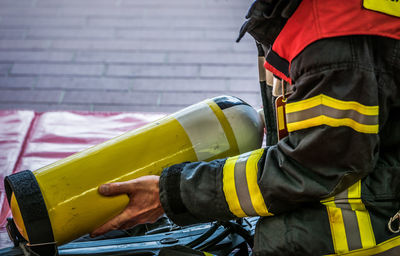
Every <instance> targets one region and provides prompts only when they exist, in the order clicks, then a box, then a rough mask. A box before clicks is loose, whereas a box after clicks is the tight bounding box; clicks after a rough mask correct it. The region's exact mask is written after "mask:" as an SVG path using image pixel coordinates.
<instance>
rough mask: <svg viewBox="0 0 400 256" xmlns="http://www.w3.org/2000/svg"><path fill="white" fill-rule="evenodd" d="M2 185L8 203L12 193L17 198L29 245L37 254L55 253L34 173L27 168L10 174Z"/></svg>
mask: <svg viewBox="0 0 400 256" xmlns="http://www.w3.org/2000/svg"><path fill="white" fill-rule="evenodd" d="M4 187H5V189H6V193H7V199H8V203H9V204H11V196H12V194H13V193H14V195H15V198H16V199H17V202H18V206H19V209H20V211H21V216H22V219H23V221H24V225H25V229H26V232H27V234H28V238H29V245H30V247H31V248H32V249H33V250H34V251H36V250H35V249H37V251H38V252H39V251H40V253H39V255H56V254H57V246H56V243H55V241H54V236H53V230H52V228H51V223H50V219H49V215H48V213H47V208H46V204H45V202H44V199H43V195H42V192H41V191H40V187H39V184H38V183H37V181H36V177H35V175H33V173H32V172H31V171H28V170H27V171H22V172H18V173H15V174H12V175H10V176H7V177H6V178H5V179H4ZM41 246H42V247H41ZM34 248H35V249H34ZM45 248H46V249H45ZM44 251H45V252H44Z"/></svg>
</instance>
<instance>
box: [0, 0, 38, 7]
mask: <svg viewBox="0 0 400 256" xmlns="http://www.w3.org/2000/svg"><path fill="white" fill-rule="evenodd" d="M32 5H33V0H18V1H14V0H1V1H0V6H32Z"/></svg>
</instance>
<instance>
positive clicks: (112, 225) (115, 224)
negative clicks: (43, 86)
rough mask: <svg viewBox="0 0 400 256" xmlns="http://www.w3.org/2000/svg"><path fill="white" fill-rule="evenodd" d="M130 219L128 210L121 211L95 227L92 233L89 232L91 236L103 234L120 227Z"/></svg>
mask: <svg viewBox="0 0 400 256" xmlns="http://www.w3.org/2000/svg"><path fill="white" fill-rule="evenodd" d="M130 219H131V216H130V213H129V212H128V211H123V212H122V213H121V214H119V215H117V216H115V217H114V218H112V219H111V220H109V221H108V222H106V223H105V224H103V225H102V226H100V227H98V228H97V229H95V230H94V231H93V232H92V233H90V236H91V237H95V236H99V235H103V234H105V233H107V232H108V231H111V230H116V229H120V228H121V226H122V225H124V224H125V223H126V222H128V221H129V220H130Z"/></svg>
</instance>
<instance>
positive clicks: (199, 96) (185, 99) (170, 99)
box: [160, 92, 221, 107]
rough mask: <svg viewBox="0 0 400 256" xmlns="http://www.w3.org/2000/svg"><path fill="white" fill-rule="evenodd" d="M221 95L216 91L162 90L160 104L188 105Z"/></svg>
mask: <svg viewBox="0 0 400 256" xmlns="http://www.w3.org/2000/svg"><path fill="white" fill-rule="evenodd" d="M219 95H221V93H216V92H173V93H170V92H164V93H163V94H162V96H161V100H160V105H175V106H182V107H184V106H188V105H192V104H195V103H197V102H200V101H203V100H205V99H208V98H213V97H216V96H219Z"/></svg>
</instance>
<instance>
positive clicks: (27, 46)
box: [0, 39, 51, 50]
mask: <svg viewBox="0 0 400 256" xmlns="http://www.w3.org/2000/svg"><path fill="white" fill-rule="evenodd" d="M50 43H51V41H49V40H17V39H16V40H0V49H5V50H13V49H21V50H43V49H47V48H49V46H50Z"/></svg>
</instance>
